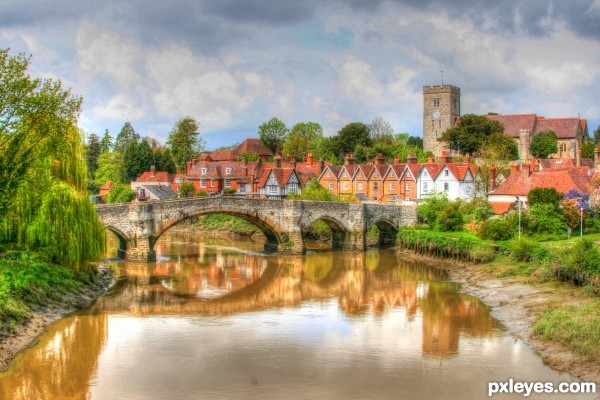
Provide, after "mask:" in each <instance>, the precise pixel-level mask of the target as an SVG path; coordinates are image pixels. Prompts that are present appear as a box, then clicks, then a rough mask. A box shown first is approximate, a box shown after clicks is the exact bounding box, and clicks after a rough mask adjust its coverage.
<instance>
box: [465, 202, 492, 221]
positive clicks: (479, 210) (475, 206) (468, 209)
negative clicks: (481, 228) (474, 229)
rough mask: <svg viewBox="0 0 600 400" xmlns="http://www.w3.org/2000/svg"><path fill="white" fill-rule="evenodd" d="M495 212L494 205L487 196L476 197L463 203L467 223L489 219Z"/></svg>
mask: <svg viewBox="0 0 600 400" xmlns="http://www.w3.org/2000/svg"><path fill="white" fill-rule="evenodd" d="M494 214H495V213H494V209H493V208H492V205H491V204H490V202H489V201H488V200H487V199H486V198H485V197H474V198H473V199H472V200H471V201H469V202H465V203H463V215H464V218H465V222H467V223H468V222H481V221H487V219H488V218H490V217H491V216H493V215H494Z"/></svg>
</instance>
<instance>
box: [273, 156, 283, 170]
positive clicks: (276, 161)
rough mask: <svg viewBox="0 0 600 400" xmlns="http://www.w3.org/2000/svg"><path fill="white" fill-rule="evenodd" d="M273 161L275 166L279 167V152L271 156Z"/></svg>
mask: <svg viewBox="0 0 600 400" xmlns="http://www.w3.org/2000/svg"><path fill="white" fill-rule="evenodd" d="M273 161H275V168H281V156H280V155H279V154H276V155H275V157H273Z"/></svg>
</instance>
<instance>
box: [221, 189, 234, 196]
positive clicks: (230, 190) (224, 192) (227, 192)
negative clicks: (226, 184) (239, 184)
mask: <svg viewBox="0 0 600 400" xmlns="http://www.w3.org/2000/svg"><path fill="white" fill-rule="evenodd" d="M223 194H225V195H230V194H235V189H234V188H225V189H223Z"/></svg>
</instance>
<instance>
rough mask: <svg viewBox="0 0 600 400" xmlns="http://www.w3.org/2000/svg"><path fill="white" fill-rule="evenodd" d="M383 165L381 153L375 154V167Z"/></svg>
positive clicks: (383, 157) (383, 160)
mask: <svg viewBox="0 0 600 400" xmlns="http://www.w3.org/2000/svg"><path fill="white" fill-rule="evenodd" d="M383 164H385V156H384V155H383V154H381V153H377V155H376V156H375V165H383Z"/></svg>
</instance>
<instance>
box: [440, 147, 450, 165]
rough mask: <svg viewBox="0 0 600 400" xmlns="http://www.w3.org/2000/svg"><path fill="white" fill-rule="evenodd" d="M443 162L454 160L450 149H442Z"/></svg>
mask: <svg viewBox="0 0 600 400" xmlns="http://www.w3.org/2000/svg"><path fill="white" fill-rule="evenodd" d="M442 162H444V163H451V162H452V156H451V155H450V152H449V151H448V150H442Z"/></svg>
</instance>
